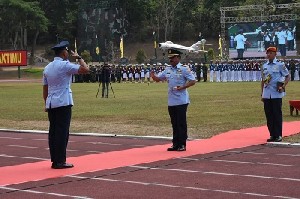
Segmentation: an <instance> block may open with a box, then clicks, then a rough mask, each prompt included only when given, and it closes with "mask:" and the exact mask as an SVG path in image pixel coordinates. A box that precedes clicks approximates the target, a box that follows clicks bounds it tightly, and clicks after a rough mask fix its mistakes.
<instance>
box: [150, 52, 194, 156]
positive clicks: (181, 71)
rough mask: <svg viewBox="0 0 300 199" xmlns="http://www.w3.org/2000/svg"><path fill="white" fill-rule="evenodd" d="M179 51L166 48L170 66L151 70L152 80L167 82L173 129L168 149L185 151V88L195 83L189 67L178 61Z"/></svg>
mask: <svg viewBox="0 0 300 199" xmlns="http://www.w3.org/2000/svg"><path fill="white" fill-rule="evenodd" d="M180 55H181V52H180V51H178V50H175V49H169V50H168V57H169V60H170V64H171V65H170V66H167V67H166V68H165V70H163V71H162V72H161V73H160V74H158V75H155V74H154V71H151V74H150V75H151V77H152V79H153V80H154V81H156V82H159V81H164V80H167V82H168V111H169V115H170V118H171V123H172V129H173V140H172V142H173V146H171V147H170V148H168V149H167V150H168V151H185V150H186V140H187V121H186V112H187V107H188V104H189V103H190V99H189V94H188V91H187V88H188V87H190V86H193V85H194V84H195V83H196V80H195V76H194V75H193V73H192V71H191V70H190V68H189V67H185V66H183V65H182V64H181V63H180V58H181V56H180Z"/></svg>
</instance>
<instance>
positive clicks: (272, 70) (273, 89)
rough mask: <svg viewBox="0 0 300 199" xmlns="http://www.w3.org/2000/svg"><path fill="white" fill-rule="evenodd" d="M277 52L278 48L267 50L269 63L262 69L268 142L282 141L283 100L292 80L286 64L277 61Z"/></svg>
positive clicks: (262, 96)
mask: <svg viewBox="0 0 300 199" xmlns="http://www.w3.org/2000/svg"><path fill="white" fill-rule="evenodd" d="M276 52H277V49H276V47H269V48H268V49H267V59H268V61H267V62H266V63H264V65H263V68H262V81H261V92H262V94H261V98H262V101H263V102H264V111H265V115H266V118H267V126H268V130H269V132H270V139H268V140H267V142H281V140H282V98H283V97H284V96H285V87H286V85H287V84H288V82H289V79H290V75H289V71H288V70H287V68H286V67H285V65H284V63H282V62H279V61H278V60H277V59H276Z"/></svg>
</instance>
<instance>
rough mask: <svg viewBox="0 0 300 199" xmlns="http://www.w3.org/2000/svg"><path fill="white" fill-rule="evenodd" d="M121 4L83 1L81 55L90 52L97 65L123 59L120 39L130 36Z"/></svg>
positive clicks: (80, 16)
mask: <svg viewBox="0 0 300 199" xmlns="http://www.w3.org/2000/svg"><path fill="white" fill-rule="evenodd" d="M124 5H125V4H124V3H123V1H120V0H106V1H105V0H98V1H90V0H81V1H80V6H79V8H80V11H79V16H78V27H80V28H79V29H78V32H77V35H78V36H77V41H78V43H77V46H78V52H79V53H81V52H82V51H83V50H88V51H89V52H90V54H91V56H92V58H93V61H94V62H98V61H99V62H104V61H110V62H115V61H116V60H118V59H120V48H119V44H120V38H121V37H125V36H126V35H127V30H126V27H127V26H128V23H127V20H126V13H125V9H124Z"/></svg>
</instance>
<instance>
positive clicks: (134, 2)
mask: <svg viewBox="0 0 300 199" xmlns="http://www.w3.org/2000/svg"><path fill="white" fill-rule="evenodd" d="M93 2H100V3H101V2H102V3H104V4H105V3H108V2H115V4H114V5H116V6H121V7H122V8H123V10H124V12H126V16H127V19H126V20H127V21H128V27H127V29H128V30H127V32H128V37H127V38H125V39H126V40H128V41H140V42H143V41H146V40H149V38H151V37H153V36H155V37H156V40H157V41H166V40H173V41H182V40H195V39H197V37H198V34H199V32H201V33H202V35H203V36H204V37H205V38H217V37H218V35H219V33H220V7H230V6H240V5H253V4H256V5H257V4H284V3H299V2H300V0H231V1H228V0H188V1H185V0H110V1H101V0H99V1H91V0H72V1H71V0H0V26H1V28H0V46H1V47H0V48H1V49H2V50H3V49H27V50H29V51H30V52H31V56H34V52H35V48H36V45H37V44H40V45H43V44H49V43H56V42H57V40H58V39H59V38H64V39H68V40H71V41H74V39H75V38H76V36H77V24H78V20H77V18H78V15H79V13H80V11H81V9H83V7H84V5H85V4H87V3H93ZM105 9H112V8H105ZM230 14H231V16H232V17H235V16H247V15H249V13H247V12H231V13H230ZM279 14H280V13H279Z"/></svg>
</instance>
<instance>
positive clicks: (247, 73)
mask: <svg viewBox="0 0 300 199" xmlns="http://www.w3.org/2000/svg"><path fill="white" fill-rule="evenodd" d="M280 61H281V62H283V63H284V64H285V66H286V67H287V69H288V70H289V72H290V74H291V80H292V81H294V80H297V81H298V80H299V75H300V74H299V73H300V65H299V64H300V61H299V60H293V59H291V60H280ZM264 62H265V60H264V59H261V60H259V59H256V60H232V61H228V62H224V61H216V62H213V61H211V63H210V64H209V81H210V82H251V81H261V67H262V65H263V64H264Z"/></svg>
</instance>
